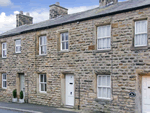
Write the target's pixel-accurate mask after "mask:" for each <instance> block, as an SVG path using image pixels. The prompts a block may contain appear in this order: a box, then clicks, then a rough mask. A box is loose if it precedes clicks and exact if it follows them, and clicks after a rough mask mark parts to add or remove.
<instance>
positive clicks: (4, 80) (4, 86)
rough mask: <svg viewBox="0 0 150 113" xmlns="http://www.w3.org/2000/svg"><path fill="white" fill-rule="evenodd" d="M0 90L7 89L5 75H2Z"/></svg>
mask: <svg viewBox="0 0 150 113" xmlns="http://www.w3.org/2000/svg"><path fill="white" fill-rule="evenodd" d="M2 88H3V89H6V88H7V75H6V73H3V74H2Z"/></svg>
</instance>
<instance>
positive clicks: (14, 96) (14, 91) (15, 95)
mask: <svg viewBox="0 0 150 113" xmlns="http://www.w3.org/2000/svg"><path fill="white" fill-rule="evenodd" d="M12 102H17V90H16V89H14V90H13V98H12Z"/></svg>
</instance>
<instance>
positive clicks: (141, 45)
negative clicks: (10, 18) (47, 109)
mask: <svg viewBox="0 0 150 113" xmlns="http://www.w3.org/2000/svg"><path fill="white" fill-rule="evenodd" d="M67 12H68V10H67V9H66V8H63V7H61V6H60V4H59V3H56V4H54V5H51V6H50V19H49V20H47V21H44V22H40V23H37V24H32V19H33V18H32V17H30V16H29V14H27V15H23V12H20V14H18V15H17V22H16V26H17V27H16V28H15V29H13V30H10V31H8V32H6V33H3V34H1V35H0V42H1V43H0V51H1V52H0V57H1V58H0V74H1V75H0V76H1V77H0V101H6V102H9V101H12V91H13V90H14V89H17V95H18V98H19V93H20V91H21V90H22V91H23V92H24V99H25V102H27V103H35V104H41V105H47V106H55V107H73V108H75V109H78V108H80V109H83V110H85V112H87V111H90V110H93V111H101V112H105V113H135V112H136V113H147V112H148V111H149V112H150V59H149V58H150V47H149V45H150V1H149V0H129V1H126V2H118V1H117V0H100V6H99V7H98V8H95V9H92V10H88V11H85V12H81V13H75V14H67ZM25 24H26V25H25Z"/></svg>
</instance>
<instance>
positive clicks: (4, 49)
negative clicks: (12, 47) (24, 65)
mask: <svg viewBox="0 0 150 113" xmlns="http://www.w3.org/2000/svg"><path fill="white" fill-rule="evenodd" d="M6 57H7V44H6V42H5V43H2V58H6Z"/></svg>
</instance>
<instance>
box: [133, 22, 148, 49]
mask: <svg viewBox="0 0 150 113" xmlns="http://www.w3.org/2000/svg"><path fill="white" fill-rule="evenodd" d="M134 46H135V47H138V46H147V20H142V21H136V22H135V37H134Z"/></svg>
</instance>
